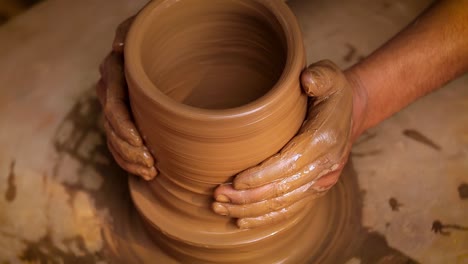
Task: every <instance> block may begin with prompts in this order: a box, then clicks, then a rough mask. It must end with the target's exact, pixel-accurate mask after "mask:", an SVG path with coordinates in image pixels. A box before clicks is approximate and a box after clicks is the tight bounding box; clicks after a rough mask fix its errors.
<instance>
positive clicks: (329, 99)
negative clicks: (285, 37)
mask: <svg viewBox="0 0 468 264" xmlns="http://www.w3.org/2000/svg"><path fill="white" fill-rule="evenodd" d="M301 83H302V87H303V90H304V91H305V92H306V93H307V94H308V95H309V96H311V98H310V103H309V110H308V117H307V119H306V121H305V122H304V124H303V125H302V128H301V129H300V131H299V132H298V134H297V135H296V136H295V137H294V138H293V139H292V140H291V141H290V142H289V143H288V144H287V145H286V146H285V147H284V148H283V149H282V150H281V152H280V153H278V154H276V155H274V156H272V157H270V158H269V159H267V160H265V161H264V162H263V163H261V164H260V165H258V166H256V167H252V168H250V169H247V170H246V171H244V172H242V173H240V174H238V175H237V176H236V177H235V179H234V181H233V183H232V184H226V185H221V186H219V187H218V188H217V189H216V190H215V193H214V197H215V199H216V201H217V202H214V203H213V210H214V211H215V212H216V213H218V214H220V215H225V216H230V217H233V218H238V220H237V225H238V226H239V227H240V228H253V227H257V226H262V225H266V224H271V223H275V222H279V221H282V220H284V219H287V218H290V217H293V216H294V215H296V214H297V213H298V212H300V211H301V210H302V209H303V208H304V207H305V206H306V205H307V204H308V203H310V201H311V200H312V199H315V198H317V197H320V196H322V195H323V194H325V192H326V191H327V190H329V189H330V188H331V187H332V186H333V185H334V184H335V183H336V182H337V181H338V177H339V175H340V173H341V171H342V169H343V167H344V165H345V163H346V161H347V159H348V155H349V152H350V149H351V145H352V144H351V141H352V140H351V129H352V114H353V89H352V87H351V85H350V82H349V81H348V80H347V78H346V76H345V74H344V73H343V72H342V71H341V70H340V69H339V68H338V67H337V66H336V65H335V64H333V63H332V62H330V61H321V62H318V63H316V64H313V65H311V66H309V67H308V68H307V69H306V70H305V71H304V72H303V73H302V76H301Z"/></svg>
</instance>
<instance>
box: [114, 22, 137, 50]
mask: <svg viewBox="0 0 468 264" xmlns="http://www.w3.org/2000/svg"><path fill="white" fill-rule="evenodd" d="M134 19H135V16H132V17H130V18H128V19H126V20H125V21H124V22H122V23H121V24H120V25H119V26H118V27H117V30H116V31H115V37H114V42H113V43H112V50H113V51H115V52H118V53H122V52H123V50H124V46H125V38H126V37H127V34H128V30H129V29H130V26H131V25H132V23H133V20H134Z"/></svg>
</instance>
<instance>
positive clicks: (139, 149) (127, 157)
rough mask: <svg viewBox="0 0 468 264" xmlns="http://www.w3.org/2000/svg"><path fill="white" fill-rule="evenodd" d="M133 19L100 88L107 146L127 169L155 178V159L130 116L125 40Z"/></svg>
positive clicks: (118, 39)
mask: <svg viewBox="0 0 468 264" xmlns="http://www.w3.org/2000/svg"><path fill="white" fill-rule="evenodd" d="M132 21H133V17H131V18H129V19H127V20H126V21H124V22H123V23H122V24H120V25H119V27H118V29H117V31H116V35H115V39H114V43H113V45H112V51H111V53H110V54H109V55H108V56H107V57H106V58H105V59H104V62H103V63H102V64H101V67H100V72H101V79H100V80H99V82H98V84H97V86H96V89H97V94H98V97H99V101H100V102H101V105H102V107H103V109H104V128H105V132H106V135H107V145H108V147H109V150H110V151H111V153H112V155H113V156H114V159H115V160H116V162H117V163H118V164H119V165H120V167H122V168H123V169H125V170H126V171H128V172H130V173H132V174H136V175H139V176H141V177H143V178H144V179H146V180H151V179H153V178H154V177H155V176H156V175H157V171H156V169H155V167H154V159H153V157H152V156H151V153H150V152H149V151H148V149H147V148H146V147H145V146H144V144H143V140H142V139H141V136H140V134H139V133H138V130H137V129H136V127H135V124H134V122H133V120H132V117H131V115H130V112H129V106H128V90H127V83H126V80H125V73H124V57H123V48H124V40H125V36H126V35H127V32H128V29H129V27H130V25H131V23H132Z"/></svg>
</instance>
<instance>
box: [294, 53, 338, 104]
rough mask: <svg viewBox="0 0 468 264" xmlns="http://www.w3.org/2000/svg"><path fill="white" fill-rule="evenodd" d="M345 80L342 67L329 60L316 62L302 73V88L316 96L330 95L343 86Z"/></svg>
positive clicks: (310, 94) (308, 93)
mask: <svg viewBox="0 0 468 264" xmlns="http://www.w3.org/2000/svg"><path fill="white" fill-rule="evenodd" d="M345 82H346V77H345V76H344V74H343V72H342V71H341V69H340V68H339V67H338V66H337V65H336V64H334V63H333V62H331V61H329V60H323V61H319V62H317V63H314V64H312V65H310V66H309V67H307V69H305V70H304V71H303V72H302V74H301V84H302V89H303V90H304V92H305V93H306V94H307V95H309V96H314V97H328V96H329V95H331V94H333V93H335V92H336V91H337V90H338V89H340V88H342V87H343V86H344V84H345Z"/></svg>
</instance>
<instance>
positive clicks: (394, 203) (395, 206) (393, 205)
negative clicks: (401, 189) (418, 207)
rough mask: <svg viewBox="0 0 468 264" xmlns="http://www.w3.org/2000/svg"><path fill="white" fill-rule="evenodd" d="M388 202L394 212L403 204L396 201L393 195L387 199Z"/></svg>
mask: <svg viewBox="0 0 468 264" xmlns="http://www.w3.org/2000/svg"><path fill="white" fill-rule="evenodd" d="M388 204H389V205H390V208H392V211H394V212H398V211H399V210H400V207H402V206H403V204H401V203H400V202H398V200H397V199H395V198H393V197H392V198H390V199H389V200H388Z"/></svg>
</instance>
